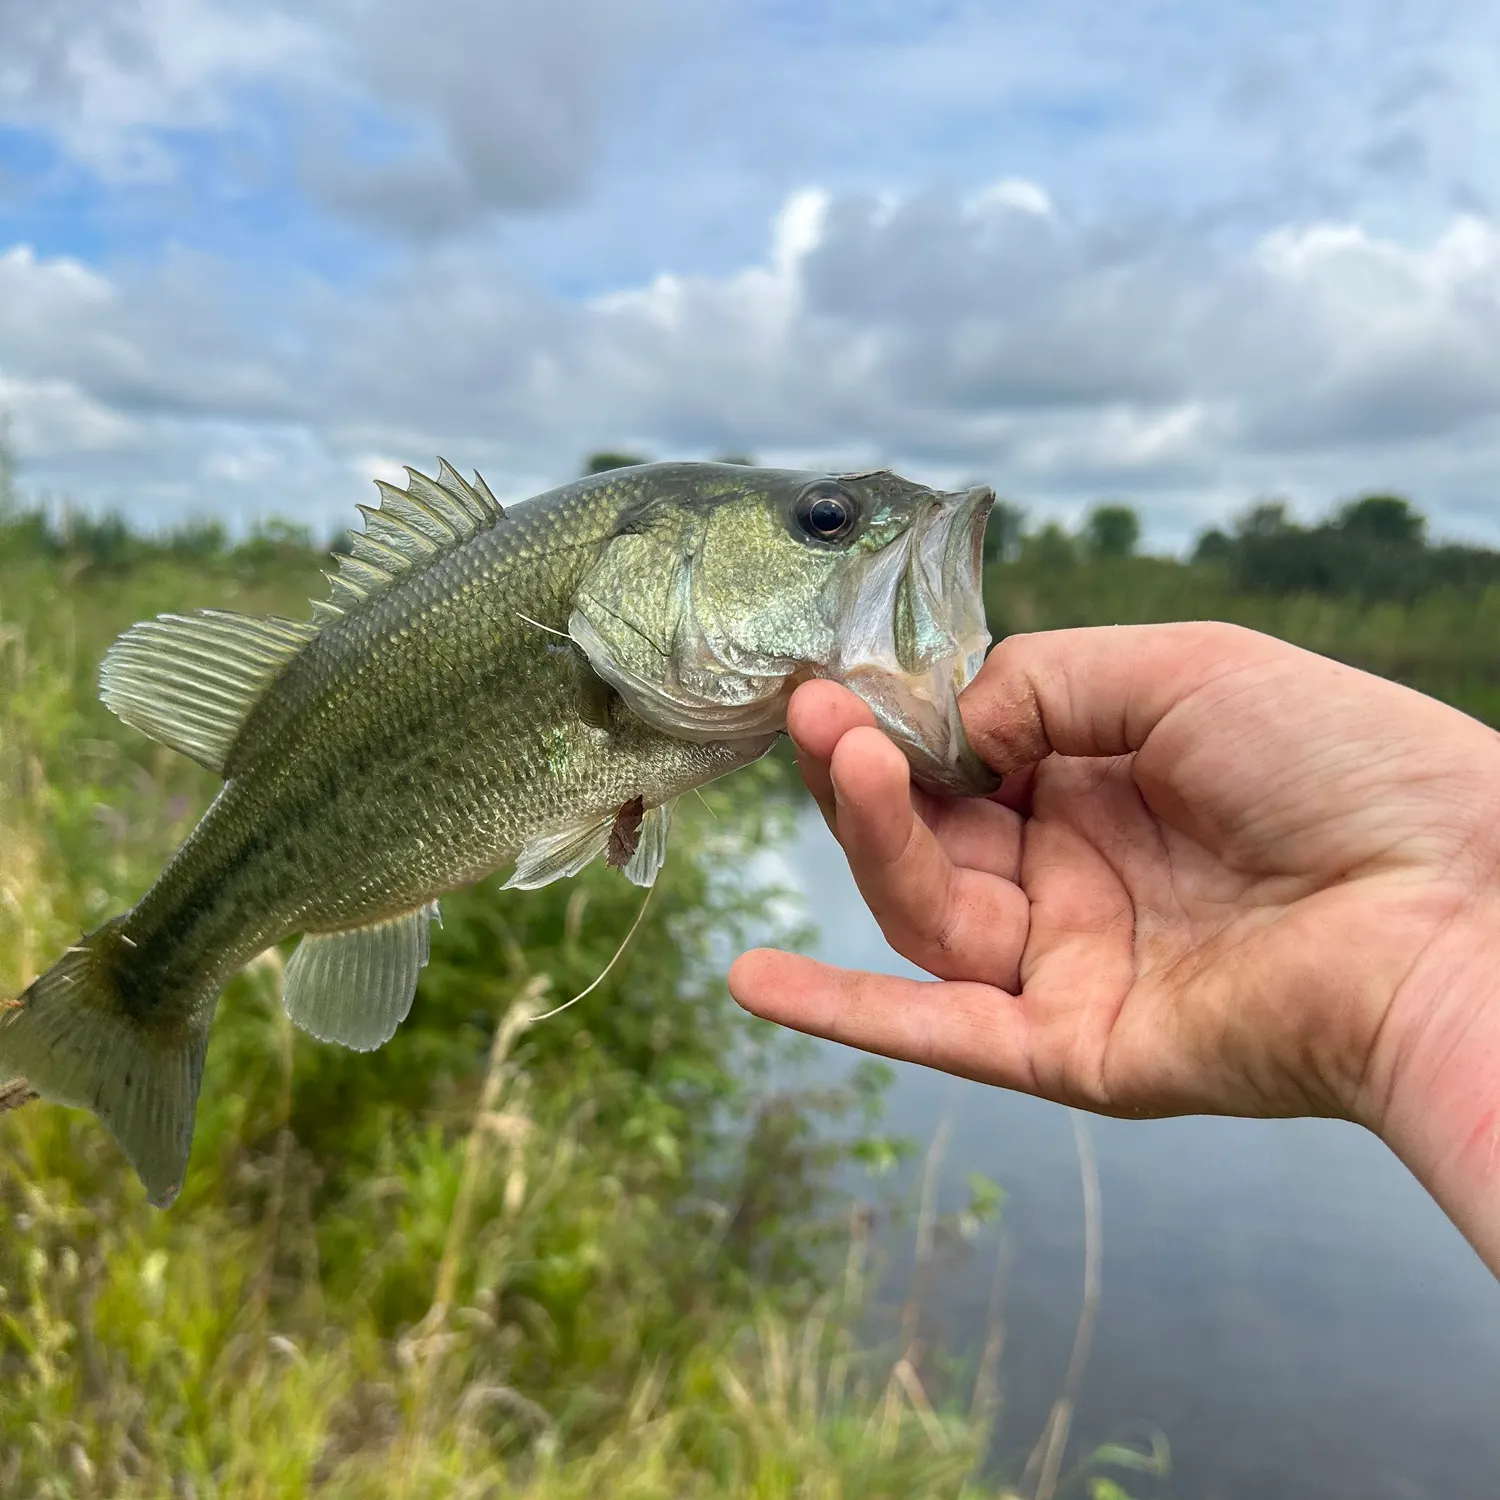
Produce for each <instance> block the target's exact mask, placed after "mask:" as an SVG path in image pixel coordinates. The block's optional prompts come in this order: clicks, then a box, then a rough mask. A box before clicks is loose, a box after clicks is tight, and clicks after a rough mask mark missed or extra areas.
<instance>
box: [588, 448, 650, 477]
mask: <svg viewBox="0 0 1500 1500" xmlns="http://www.w3.org/2000/svg"><path fill="white" fill-rule="evenodd" d="M650 462H651V460H650V459H649V458H643V457H642V456H641V455H640V454H639V453H616V452H613V451H611V450H610V449H608V448H603V449H600V451H599V452H598V453H590V454H589V456H588V457H587V458H586V459H584V461H583V472H584V473H585V474H606V473H608V472H609V470H611V469H630V468H633V467H634V466H635V465H636V464H649V463H650Z"/></svg>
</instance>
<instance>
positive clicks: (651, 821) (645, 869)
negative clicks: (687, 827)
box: [625, 799, 675, 886]
mask: <svg viewBox="0 0 1500 1500" xmlns="http://www.w3.org/2000/svg"><path fill="white" fill-rule="evenodd" d="M674 800H675V799H674ZM671 827H672V803H671V802H664V803H662V805H661V806H660V807H648V808H647V809H646V813H645V816H644V817H643V818H642V819H641V826H640V830H639V832H638V834H637V836H636V843H635V852H634V853H633V854H632V855H631V856H630V858H629V860H627V861H626V863H625V878H626V879H627V880H629V881H631V882H633V883H634V884H636V885H645V886H650V885H655V884H656V876H657V873H658V872H659V871H660V869H661V867H662V862H663V861H664V860H665V859H666V857H667V834H668V832H669V831H670V830H671Z"/></svg>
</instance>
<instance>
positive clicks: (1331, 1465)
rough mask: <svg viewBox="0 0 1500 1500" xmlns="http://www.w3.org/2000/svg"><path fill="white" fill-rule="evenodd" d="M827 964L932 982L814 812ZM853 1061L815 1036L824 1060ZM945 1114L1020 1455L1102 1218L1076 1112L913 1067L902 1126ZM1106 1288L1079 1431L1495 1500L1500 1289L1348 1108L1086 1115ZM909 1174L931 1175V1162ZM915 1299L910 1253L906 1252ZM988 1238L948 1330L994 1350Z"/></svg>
mask: <svg viewBox="0 0 1500 1500" xmlns="http://www.w3.org/2000/svg"><path fill="white" fill-rule="evenodd" d="M784 857H785V870H784V872H781V873H784V877H785V878H786V879H787V880H788V881H789V883H791V884H793V885H795V886H797V887H798V888H800V889H801V890H802V891H803V892H804V893H805V894H807V895H808V896H809V897H810V896H811V894H812V893H814V892H815V893H816V901H815V902H814V901H812V900H811V899H809V901H808V904H807V911H808V912H809V913H810V914H815V915H816V920H817V925H818V927H819V929H820V936H819V938H818V940H817V942H816V944H815V946H814V949H813V951H814V952H815V953H816V954H817V955H818V956H819V957H821V958H825V959H827V960H828V961H830V962H833V963H839V964H844V965H849V966H858V967H863V968H869V969H878V970H884V971H886V972H891V973H915V972H916V971H915V970H913V969H912V968H911V967H910V966H909V965H907V964H906V963H904V961H903V960H901V959H900V958H898V957H897V956H896V955H895V954H893V953H892V952H891V951H890V950H889V949H888V948H887V947H886V945H885V942H884V939H883V938H882V937H881V935H880V932H879V929H878V928H877V927H876V926H875V924H874V922H873V920H872V919H871V918H870V916H869V914H868V913H867V911H866V910H865V908H864V906H863V904H862V903H861V902H860V900H859V897H858V894H857V892H856V891H855V889H854V885H853V882H852V881H851V880H850V878H849V875H848V871H847V869H846V867H845V865H844V861H843V856H842V854H841V853H840V851H839V850H838V848H837V846H836V845H835V844H834V842H833V840H832V839H831V837H830V836H829V835H828V833H827V831H826V830H825V829H824V827H823V825H822V822H821V821H820V820H819V818H818V816H817V814H816V811H815V810H813V809H812V808H811V806H810V805H809V807H808V809H807V811H806V813H805V814H804V815H803V817H802V818H801V820H800V822H799V824H798V831H797V834H796V836H795V838H794V839H793V840H792V841H791V843H790V845H789V846H788V847H787V848H786V849H785V850H784ZM850 1056H851V1054H849V1053H848V1052H847V1050H846V1049H843V1048H840V1047H836V1046H834V1045H832V1044H819V1050H818V1054H817V1057H816V1058H815V1061H814V1067H815V1068H816V1069H817V1070H818V1071H819V1072H821V1071H822V1070H823V1069H824V1068H827V1069H828V1070H830V1071H844V1070H846V1068H847V1065H848V1061H849V1058H850ZM945 1117H947V1118H948V1120H949V1125H950V1130H951V1134H950V1139H949V1144H948V1147H947V1150H946V1153H945V1156H944V1159H943V1167H942V1175H941V1179H940V1181H941V1184H942V1191H941V1203H940V1207H942V1208H943V1209H945V1210H946V1209H953V1208H957V1207H959V1206H961V1205H962V1203H963V1202H964V1201H965V1199H966V1196H967V1189H966V1187H965V1176H966V1174H967V1173H969V1172H982V1173H984V1174H985V1175H986V1176H988V1177H990V1178H992V1179H993V1180H994V1181H996V1182H997V1183H999V1184H1000V1185H1001V1186H1002V1187H1003V1188H1004V1190H1005V1193H1006V1201H1005V1207H1004V1215H1003V1217H1004V1224H1005V1230H1004V1233H1005V1235H1006V1238H1007V1240H1008V1254H1009V1256H1010V1263H1009V1267H1008V1270H1007V1273H1006V1280H1005V1287H1006V1290H1005V1295H1004V1303H1003V1312H1004V1324H1005V1329H1006V1344H1005V1357H1004V1380H1005V1388H1004V1405H1003V1408H1002V1425H1001V1431H1000V1432H999V1434H998V1436H997V1444H998V1446H999V1448H1000V1450H1001V1453H1002V1454H1003V1455H1010V1456H1014V1455H1015V1454H1016V1453H1017V1452H1019V1453H1021V1454H1022V1455H1024V1453H1025V1451H1026V1450H1027V1449H1028V1448H1029V1446H1030V1443H1031V1441H1032V1440H1033V1439H1034V1438H1035V1435H1036V1433H1037V1432H1038V1431H1039V1430H1040V1427H1041V1424H1042V1422H1043V1420H1044V1419H1045V1416H1046V1413H1047V1410H1048V1408H1049V1406H1050V1404H1051V1402H1052V1399H1053V1397H1054V1395H1055V1394H1056V1392H1057V1390H1058V1387H1059V1385H1060V1383H1061V1381H1062V1377H1063V1371H1064V1369H1065V1367H1066V1364H1067V1360H1068V1354H1069V1350H1070V1348H1071V1344H1072V1340H1073V1333H1074V1327H1075V1324H1076V1321H1077V1317H1078V1309H1079V1301H1080V1294H1081V1284H1082V1275H1083V1210H1082V1200H1081V1194H1080V1186H1079V1168H1078V1162H1077V1157H1076V1154H1075V1148H1074V1140H1073V1131H1072V1126H1071V1122H1070V1117H1069V1114H1068V1112H1067V1111H1066V1110H1064V1109H1062V1108H1059V1107H1058V1106H1055V1105H1051V1104H1047V1103H1044V1102H1042V1101H1039V1100H1032V1099H1026V1098H1022V1097H1020V1096H1017V1095H1012V1094H1007V1093H1004V1092H1002V1091H1000V1090H997V1089H990V1088H985V1087H983V1086H981V1085H978V1084H972V1083H968V1082H962V1081H959V1080H954V1079H951V1078H948V1077H946V1076H944V1075H942V1074H938V1073H934V1072H932V1071H930V1070H927V1069H923V1068H917V1067H912V1066H908V1065H900V1066H898V1067H897V1070H896V1080H895V1084H894V1086H893V1088H892V1090H891V1093H890V1096H889V1104H888V1113H887V1123H888V1126H889V1128H890V1129H891V1130H892V1132H893V1133H896V1134H901V1135H907V1136H910V1137H914V1138H916V1139H918V1140H920V1141H923V1142H926V1141H930V1140H931V1139H932V1138H933V1136H934V1133H935V1132H936V1131H937V1130H938V1128H939V1125H940V1122H941V1121H942V1120H943V1119H944V1118H945ZM1089 1128H1090V1130H1091V1132H1092V1139H1093V1142H1094V1146H1095V1150H1096V1153H1097V1157H1098V1167H1099V1176H1100V1183H1101V1189H1102V1201H1103V1216H1102V1240H1103V1296H1102V1301H1101V1303H1100V1306H1099V1314H1098V1322H1097V1327H1096V1330H1095V1337H1094V1346H1093V1354H1092V1358H1091V1360H1090V1362H1089V1366H1088V1370H1087V1374H1086V1377H1085V1380H1084V1384H1083V1388H1082V1394H1081V1399H1080V1403H1079V1410H1078V1415H1077V1420H1076V1423H1075V1427H1074V1432H1075V1443H1074V1447H1073V1449H1072V1450H1071V1451H1072V1452H1073V1453H1074V1454H1076V1453H1077V1452H1078V1451H1079V1446H1078V1445H1079V1444H1080V1443H1081V1444H1084V1445H1092V1444H1093V1443H1096V1442H1099V1441H1103V1440H1105V1439H1109V1438H1116V1437H1124V1436H1132V1435H1136V1436H1139V1435H1140V1434H1142V1433H1144V1432H1147V1431H1149V1430H1151V1429H1157V1430H1160V1431H1161V1432H1162V1433H1164V1434H1165V1435H1166V1437H1167V1438H1168V1440H1169V1442H1170V1444H1171V1448H1172V1454H1173V1477H1172V1480H1171V1482H1170V1484H1169V1485H1168V1486H1167V1487H1166V1490H1165V1493H1167V1494H1170V1495H1172V1496H1174V1497H1181V1500H1189V1497H1191V1500H1272V1497H1275V1500H1494V1497H1495V1496H1496V1495H1500V1286H1497V1285H1496V1283H1495V1281H1494V1280H1493V1279H1492V1278H1491V1277H1490V1275H1489V1273H1488V1272H1487V1271H1486V1270H1485V1268H1484V1267H1483V1266H1482V1265H1481V1263H1480V1261H1479V1260H1478V1258H1477V1257H1476V1256H1475V1255H1474V1253H1473V1252H1472V1251H1471V1250H1470V1249H1469V1248H1468V1246H1467V1245H1466V1244H1465V1243H1464V1241H1463V1240H1462V1238H1461V1237H1460V1236H1459V1234H1458V1233H1457V1231H1456V1230H1455V1229H1453V1227H1452V1226H1451V1225H1450V1224H1449V1223H1448V1221H1447V1220H1446V1219H1445V1218H1444V1217H1443V1215H1442V1214H1441V1213H1440V1212H1439V1210H1438V1209H1437V1207H1436V1206H1435V1205H1434V1204H1433V1203H1432V1202H1431V1200H1430V1199H1428V1198H1427V1196H1426V1195H1425V1194H1424V1193H1423V1192H1422V1190H1421V1189H1420V1188H1419V1187H1418V1186H1417V1184H1416V1183H1415V1182H1414V1181H1413V1180H1412V1178H1411V1177H1410V1176H1409V1175H1408V1174H1407V1173H1406V1171H1405V1169H1404V1168H1403V1167H1402V1166H1401V1165H1400V1164H1399V1163H1398V1162H1397V1161H1396V1160H1395V1158H1394V1157H1392V1156H1391V1155H1390V1154H1389V1152H1387V1151H1386V1150H1385V1148H1384V1147H1383V1146H1382V1145H1381V1144H1380V1143H1379V1142H1378V1141H1377V1140H1375V1139H1374V1138H1373V1137H1372V1136H1370V1135H1368V1134H1367V1133H1365V1132H1363V1131H1361V1130H1359V1129H1357V1128H1356V1127H1354V1126H1350V1125H1346V1124H1343V1123H1340V1122H1337V1121H1327V1120H1287V1121H1244V1120H1220V1119H1202V1118H1193V1119H1181V1120H1166V1121H1154V1122H1145V1123H1140V1122H1131V1121H1116V1120H1106V1119H1093V1118H1091V1119H1090V1121H1089ZM913 1170H915V1169H913ZM886 1248H887V1249H888V1250H890V1251H891V1253H892V1254H893V1256H894V1258H895V1260H896V1263H897V1264H896V1269H895V1272H894V1274H893V1277H892V1280H893V1282H894V1283H895V1284H896V1285H897V1290H898V1292H899V1291H900V1290H901V1283H902V1281H903V1277H902V1264H903V1260H904V1263H905V1264H906V1265H909V1263H910V1246H909V1244H903V1243H898V1244H894V1245H891V1246H888V1247H886ZM994 1264H995V1254H994V1244H993V1236H992V1237H991V1241H990V1243H989V1244H988V1245H987V1246H985V1245H981V1246H980V1247H979V1249H978V1250H977V1251H976V1253H975V1254H974V1255H973V1256H972V1257H970V1258H969V1259H967V1260H964V1261H960V1262H959V1263H957V1264H956V1265H955V1266H954V1267H952V1268H951V1269H945V1270H944V1273H943V1275H942V1276H941V1277H940V1278H938V1279H937V1287H936V1291H935V1292H934V1295H933V1309H932V1310H933V1315H934V1327H935V1329H936V1331H937V1336H938V1339H939V1341H940V1342H941V1343H942V1344H943V1345H944V1346H945V1347H946V1349H947V1351H948V1352H950V1353H954V1354H960V1355H963V1354H972V1353H973V1349H974V1345H975V1343H976V1341H977V1340H980V1339H982V1338H983V1334H984V1328H985V1324H986V1310H987V1307H988V1304H989V1300H990V1291H991V1285H992V1282H993V1276H994Z"/></svg>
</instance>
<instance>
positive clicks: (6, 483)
mask: <svg viewBox="0 0 1500 1500" xmlns="http://www.w3.org/2000/svg"><path fill="white" fill-rule="evenodd" d="M15 513H16V455H15V450H14V449H13V448H12V447H11V445H10V418H9V417H8V416H6V415H5V414H4V413H0V521H6V520H9V519H10V517H12V516H14V515H15Z"/></svg>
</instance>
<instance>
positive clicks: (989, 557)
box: [984, 500, 1026, 563]
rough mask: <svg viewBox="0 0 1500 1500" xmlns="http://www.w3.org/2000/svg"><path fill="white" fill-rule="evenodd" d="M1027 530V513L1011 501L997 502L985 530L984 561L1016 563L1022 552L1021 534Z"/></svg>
mask: <svg viewBox="0 0 1500 1500" xmlns="http://www.w3.org/2000/svg"><path fill="white" fill-rule="evenodd" d="M1025 530H1026V512H1025V511H1024V510H1023V509H1022V508H1021V507H1020V506H1019V505H1014V504H1012V503H1011V502H1010V501H1009V500H997V501H995V508H994V509H993V510H992V511H991V512H990V519H989V524H988V525H987V526H986V527H985V529H984V560H985V561H986V562H987V563H991V562H1014V561H1015V560H1016V558H1017V556H1018V555H1019V554H1020V551H1021V534H1022V533H1023V532H1024V531H1025Z"/></svg>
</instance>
